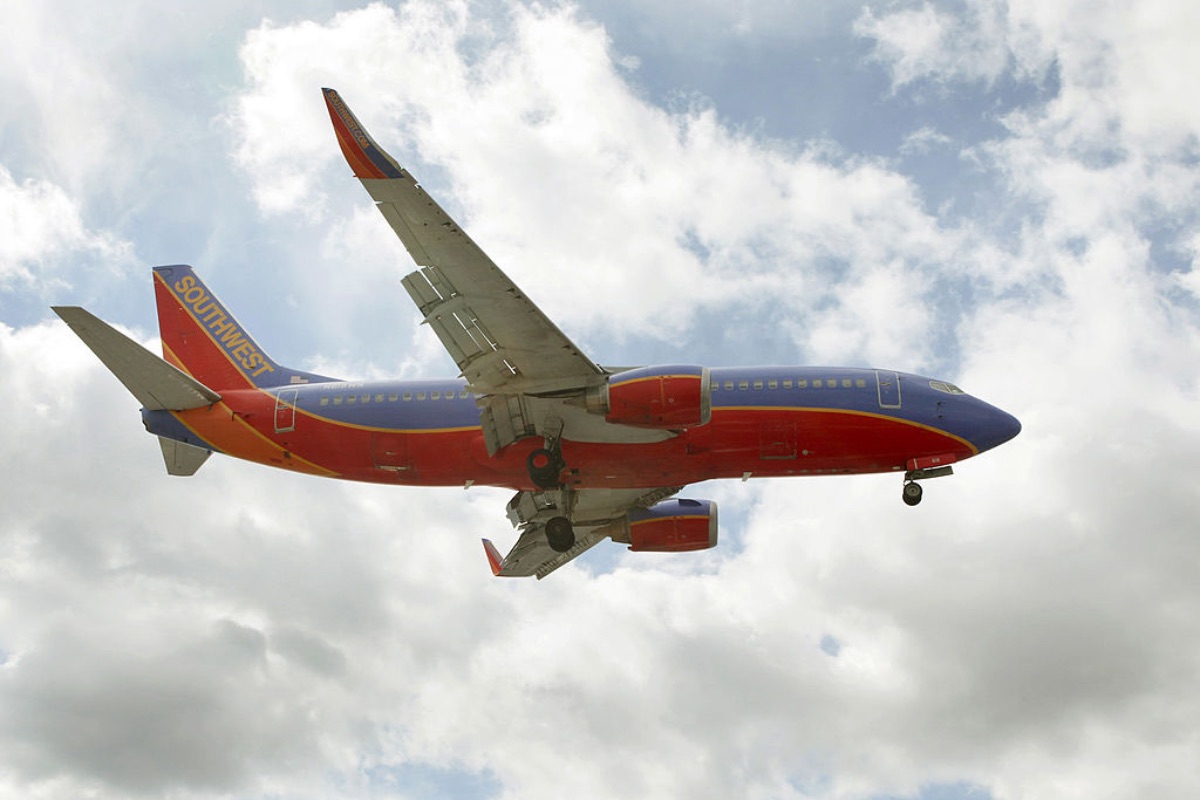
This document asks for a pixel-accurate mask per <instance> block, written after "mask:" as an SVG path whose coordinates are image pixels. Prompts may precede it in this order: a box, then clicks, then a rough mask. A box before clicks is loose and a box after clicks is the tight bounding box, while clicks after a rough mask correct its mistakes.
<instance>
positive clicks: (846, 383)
mask: <svg viewBox="0 0 1200 800" xmlns="http://www.w3.org/2000/svg"><path fill="white" fill-rule="evenodd" d="M852 385H853V384H852V383H851V382H850V379H849V378H842V388H843V389H849V388H850V387H851V386H852Z"/></svg>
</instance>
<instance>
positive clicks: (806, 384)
mask: <svg viewBox="0 0 1200 800" xmlns="http://www.w3.org/2000/svg"><path fill="white" fill-rule="evenodd" d="M735 383H736V387H737V389H738V390H739V391H745V390H747V389H749V388H750V387H751V386H753V387H754V388H755V389H763V388H766V389H779V388H780V387H782V388H784V389H791V388H793V387H794V388H796V389H808V388H812V389H836V388H838V387H839V386H840V387H841V388H843V389H865V388H867V379H866V378H814V379H812V380H809V379H807V378H801V379H799V380H795V381H793V380H792V379H791V378H786V379H784V380H777V379H771V380H755V381H750V380H743V381H736V382H735V381H724V382H721V381H713V389H724V390H726V391H730V390H732V389H733V388H734V386H735Z"/></svg>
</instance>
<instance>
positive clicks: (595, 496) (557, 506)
mask: <svg viewBox="0 0 1200 800" xmlns="http://www.w3.org/2000/svg"><path fill="white" fill-rule="evenodd" d="M682 488H683V487H682V486H671V487H662V488H655V489H579V490H573V491H572V490H555V491H547V492H517V494H516V495H515V496H514V497H513V499H512V500H510V501H509V503H508V516H509V519H510V520H512V523H513V525H515V526H519V527H520V528H521V535H520V537H518V539H517V543H516V544H515V545H513V548H512V549H511V550H509V551H508V555H506V556H504V557H503V558H501V556H500V553H499V551H498V550H497V549H496V547H495V545H493V544H492V543H491V541H489V540H488V539H484V540H483V548H484V551H485V552H486V553H487V557H488V562H489V564H490V565H491V568H492V574H494V575H497V576H499V577H504V578H524V577H529V576H531V575H533V576H537V578H538V580H541V579H542V578H544V577H546V576H547V575H549V574H550V573H551V572H553V571H554V570H556V569H558V568H559V567H561V566H562V565H563V564H566V563H567V562H568V561H570V560H572V559H573V558H575V557H576V556H578V555H580V554H582V553H585V552H587V551H588V550H590V549H591V548H592V547H593V546H594V545H596V544H598V543H599V542H602V541H604V540H605V539H607V538H608V537H609V536H613V535H614V534H615V535H616V536H620V531H621V527H620V525H621V523H622V522H623V521H624V519H625V517H626V515H627V514H628V513H629V512H630V511H631V510H633V509H636V508H649V507H650V506H652V505H654V504H655V503H659V502H661V501H663V500H665V499H667V498H668V497H670V496H671V495H673V494H676V493H677V492H679V491H680V489H682ZM564 510H565V511H569V512H570V514H571V516H572V517H573V518H574V519H575V525H574V528H575V544H574V545H572V546H571V548H570V549H568V550H566V551H565V552H562V553H559V552H556V551H555V550H554V549H553V548H551V547H550V544H549V542H548V541H547V540H546V529H545V526H546V521H547V520H548V519H550V518H551V517H553V516H555V515H558V514H561V513H564ZM625 541H628V540H627V539H626V540H625Z"/></svg>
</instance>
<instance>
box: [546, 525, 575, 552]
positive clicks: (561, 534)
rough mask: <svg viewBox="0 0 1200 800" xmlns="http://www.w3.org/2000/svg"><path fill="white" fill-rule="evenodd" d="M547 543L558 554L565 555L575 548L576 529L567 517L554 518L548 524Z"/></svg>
mask: <svg viewBox="0 0 1200 800" xmlns="http://www.w3.org/2000/svg"><path fill="white" fill-rule="evenodd" d="M546 541H547V542H548V543H549V544H550V549H551V550H553V551H554V552H556V553H565V552H567V551H568V550H570V549H571V548H572V547H574V546H575V528H574V527H573V526H572V525H571V520H569V519H567V518H566V517H552V518H551V519H550V520H549V521H547V522H546Z"/></svg>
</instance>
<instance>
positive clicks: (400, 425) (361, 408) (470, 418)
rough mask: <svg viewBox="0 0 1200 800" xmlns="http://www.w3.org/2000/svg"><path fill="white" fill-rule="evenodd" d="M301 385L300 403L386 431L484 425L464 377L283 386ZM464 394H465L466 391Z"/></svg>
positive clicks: (313, 410) (317, 411)
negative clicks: (480, 420)
mask: <svg viewBox="0 0 1200 800" xmlns="http://www.w3.org/2000/svg"><path fill="white" fill-rule="evenodd" d="M289 389H296V390H297V395H296V407H297V408H298V409H299V410H300V411H302V412H304V413H306V414H310V415H312V416H314V417H320V418H322V419H327V420H330V421H332V422H337V423H342V424H346V425H355V426H359V427H365V428H378V429H382V430H408V431H429V430H445V429H457V428H477V427H479V408H478V406H476V405H475V396H474V395H473V394H471V393H470V392H467V385H466V382H465V381H462V380H422V381H395V380H392V381H345V382H329V383H317V384H307V385H298V386H281V387H279V388H278V389H275V390H272V394H283V396H284V397H285V398H286V397H287V392H288V390H289ZM464 393H465V395H466V396H465V397H464V396H463V395H464Z"/></svg>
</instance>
